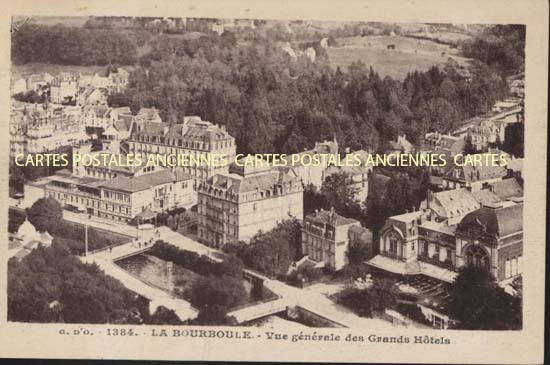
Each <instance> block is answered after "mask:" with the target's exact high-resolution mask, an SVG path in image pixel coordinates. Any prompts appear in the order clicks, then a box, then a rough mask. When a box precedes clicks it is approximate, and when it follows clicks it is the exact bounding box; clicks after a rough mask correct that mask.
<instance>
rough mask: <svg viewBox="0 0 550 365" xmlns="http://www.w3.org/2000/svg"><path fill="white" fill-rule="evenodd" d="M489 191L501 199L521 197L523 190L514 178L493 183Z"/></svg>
mask: <svg viewBox="0 0 550 365" xmlns="http://www.w3.org/2000/svg"><path fill="white" fill-rule="evenodd" d="M489 185H490V189H491V190H492V191H493V192H494V193H495V194H496V195H497V196H498V197H499V198H501V199H509V198H512V197H519V196H523V188H522V187H521V185H520V184H519V183H518V181H517V180H516V179H515V178H511V179H504V180H501V181H497V182H494V183H492V184H489Z"/></svg>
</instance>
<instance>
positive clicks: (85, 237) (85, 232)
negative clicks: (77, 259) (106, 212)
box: [84, 215, 92, 256]
mask: <svg viewBox="0 0 550 365" xmlns="http://www.w3.org/2000/svg"><path fill="white" fill-rule="evenodd" d="M88 219H92V216H91V215H88ZM84 256H88V221H86V222H85V223H84Z"/></svg>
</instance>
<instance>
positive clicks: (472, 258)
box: [465, 246, 490, 270]
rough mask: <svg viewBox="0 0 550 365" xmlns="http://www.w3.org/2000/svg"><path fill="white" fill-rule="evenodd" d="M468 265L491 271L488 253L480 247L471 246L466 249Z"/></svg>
mask: <svg viewBox="0 0 550 365" xmlns="http://www.w3.org/2000/svg"><path fill="white" fill-rule="evenodd" d="M465 256H466V264H467V265H469V266H475V267H482V268H485V269H486V270H489V269H490V260H489V255H487V252H486V251H485V250H484V249H483V248H482V247H480V246H470V247H468V248H467V249H466V255H465Z"/></svg>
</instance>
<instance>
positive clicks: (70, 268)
mask: <svg viewBox="0 0 550 365" xmlns="http://www.w3.org/2000/svg"><path fill="white" fill-rule="evenodd" d="M138 307H139V305H138V302H137V296H136V295H135V294H134V293H132V292H131V291H129V290H128V289H126V288H125V287H124V286H123V285H122V284H121V283H120V282H118V281H117V280H115V279H113V278H111V277H110V276H106V275H105V274H104V273H103V272H102V271H101V270H100V269H99V268H98V267H97V266H96V265H88V264H83V263H81V262H80V261H79V260H78V259H77V258H76V257H75V256H73V255H71V253H70V251H69V250H68V249H67V248H66V247H64V246H63V245H59V244H55V243H54V244H53V245H52V246H51V247H48V248H44V247H39V248H37V249H35V250H33V251H32V252H31V253H30V254H29V255H28V256H26V257H24V258H23V259H22V260H21V261H18V260H17V259H15V258H12V259H11V260H10V261H9V263H8V318H9V320H10V321H18V322H67V323H139V322H140V315H139V311H138V310H137V308H138Z"/></svg>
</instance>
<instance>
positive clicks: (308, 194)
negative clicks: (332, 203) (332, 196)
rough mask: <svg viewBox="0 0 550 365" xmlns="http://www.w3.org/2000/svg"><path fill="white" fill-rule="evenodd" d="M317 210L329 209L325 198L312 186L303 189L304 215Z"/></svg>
mask: <svg viewBox="0 0 550 365" xmlns="http://www.w3.org/2000/svg"><path fill="white" fill-rule="evenodd" d="M317 209H329V204H328V203H327V201H326V198H325V196H324V195H323V194H322V193H320V192H319V191H318V190H317V187H316V186H315V185H313V184H308V185H306V186H305V187H304V215H308V214H311V213H313V212H315V210H317Z"/></svg>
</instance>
